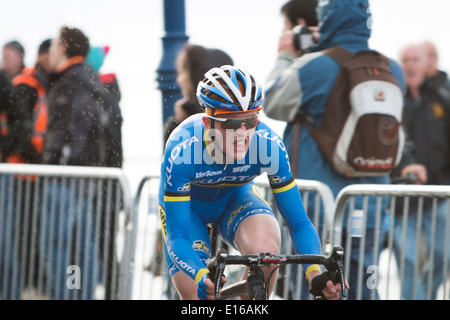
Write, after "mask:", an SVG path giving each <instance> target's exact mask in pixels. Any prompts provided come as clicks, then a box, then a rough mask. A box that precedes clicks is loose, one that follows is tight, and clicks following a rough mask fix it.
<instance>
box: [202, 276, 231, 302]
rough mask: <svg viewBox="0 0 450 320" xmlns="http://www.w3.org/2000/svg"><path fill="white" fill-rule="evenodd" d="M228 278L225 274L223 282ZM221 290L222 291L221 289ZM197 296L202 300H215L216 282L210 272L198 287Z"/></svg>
mask: <svg viewBox="0 0 450 320" xmlns="http://www.w3.org/2000/svg"><path fill="white" fill-rule="evenodd" d="M226 281H227V280H226V279H225V276H223V277H222V284H223V283H225V282H226ZM219 292H220V291H219ZM197 296H198V298H199V299H200V300H215V297H214V283H213V281H212V280H211V278H210V277H209V275H208V274H204V275H203V276H202V278H201V279H200V281H199V282H198V287H197Z"/></svg>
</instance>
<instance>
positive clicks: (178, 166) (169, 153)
mask: <svg viewBox="0 0 450 320" xmlns="http://www.w3.org/2000/svg"><path fill="white" fill-rule="evenodd" d="M187 146H188V143H186V142H185V141H184V140H183V142H181V143H179V144H173V143H169V144H168V145H167V147H166V151H165V155H164V158H163V164H162V167H161V170H162V172H161V174H162V175H164V178H163V179H164V186H163V192H164V198H163V199H164V201H163V202H164V210H165V212H164V214H165V226H166V231H165V235H164V240H165V243H166V246H167V250H168V253H169V256H170V258H171V259H172V261H173V262H174V263H175V264H176V265H177V267H178V268H179V269H180V270H182V271H183V272H185V273H186V274H187V275H188V276H189V277H191V278H192V279H193V280H194V281H196V282H198V281H199V280H200V279H201V277H202V275H203V274H205V273H207V272H208V270H207V269H206V266H205V265H204V263H203V262H202V261H201V259H200V258H199V257H198V255H197V254H196V253H195V251H194V249H193V248H192V244H191V243H190V240H189V227H190V223H191V210H190V200H191V197H190V181H191V175H192V174H191V171H192V166H193V164H192V163H191V160H190V157H189V158H186V157H184V155H185V154H186V152H184V151H185V150H186V149H187Z"/></svg>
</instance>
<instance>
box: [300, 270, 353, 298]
mask: <svg viewBox="0 0 450 320" xmlns="http://www.w3.org/2000/svg"><path fill="white" fill-rule="evenodd" d="M335 274H336V273H335V272H324V273H322V274H320V275H316V276H314V277H313V278H312V280H311V283H310V286H311V290H310V291H309V292H310V293H311V294H312V295H314V296H316V297H324V298H325V299H327V300H339V297H340V291H341V284H340V283H339V282H337V281H335V278H336V276H335ZM345 288H346V289H349V288H350V287H349V285H348V282H347V280H345Z"/></svg>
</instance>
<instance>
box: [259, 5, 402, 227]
mask: <svg viewBox="0 0 450 320" xmlns="http://www.w3.org/2000/svg"><path fill="white" fill-rule="evenodd" d="M317 14H318V18H319V28H320V43H319V45H318V46H317V48H316V52H313V53H310V54H305V55H303V56H302V57H300V58H296V57H293V56H292V54H290V53H286V52H281V53H280V54H279V56H278V58H277V61H276V64H275V67H274V68H273V70H272V72H271V74H270V75H269V78H268V83H267V86H266V97H265V101H264V104H263V107H264V111H265V113H266V114H267V116H268V117H271V118H274V119H277V120H284V121H287V122H288V124H287V126H286V130H285V133H284V137H283V139H284V142H285V144H286V147H287V149H288V152H289V154H292V144H293V139H294V134H295V130H294V120H295V117H296V115H297V114H298V112H299V110H301V111H302V112H303V113H304V114H307V115H309V116H310V117H311V118H312V120H313V125H314V126H315V127H318V126H319V125H320V123H321V120H322V116H323V114H324V112H325V108H326V104H327V101H328V98H329V95H330V93H331V90H332V87H333V85H334V82H335V79H336V77H337V75H338V73H339V70H340V67H339V65H338V64H337V63H336V62H335V61H334V60H333V59H331V58H330V57H329V56H327V55H325V54H324V53H322V51H321V50H324V49H327V48H330V47H333V46H336V45H339V46H342V47H344V48H346V49H347V50H349V51H351V52H357V51H360V50H368V49H369V45H368V41H369V38H370V35H371V29H370V27H371V14H370V10H369V3H368V1H367V0H365V1H361V0H329V1H328V0H326V1H325V0H323V1H319V3H318V6H317ZM390 67H391V70H392V72H393V74H394V76H395V77H396V79H397V81H398V83H399V85H400V87H401V88H402V90H403V91H404V90H405V80H404V76H403V71H402V69H401V66H400V65H399V64H398V63H396V62H395V61H393V60H391V66H390ZM297 178H301V179H310V180H318V181H321V182H323V183H325V184H327V185H328V186H329V187H330V188H331V190H332V192H333V194H334V196H335V197H336V196H337V195H338V193H339V191H340V190H341V189H342V188H344V187H345V186H347V185H350V184H358V183H359V184H387V183H390V179H389V176H383V177H358V178H347V177H345V176H344V175H341V174H338V173H337V172H335V171H334V170H333V168H332V166H331V164H330V163H329V162H328V161H327V159H326V158H325V157H324V155H323V154H322V152H321V151H320V150H319V147H318V145H317V144H316V142H315V141H314V139H313V138H312V136H311V135H310V133H309V132H308V130H307V129H306V128H305V127H304V126H302V127H301V131H300V139H299V147H298V172H297ZM359 200H361V199H359ZM375 203H376V201H375V199H371V201H370V204H369V206H370V208H371V210H370V212H373V211H374V209H375ZM384 205H385V206H386V205H387V201H384ZM355 206H356V207H362V201H356V203H355ZM373 216H374V215H373V214H372V215H369V220H368V226H373V223H374V217H373Z"/></svg>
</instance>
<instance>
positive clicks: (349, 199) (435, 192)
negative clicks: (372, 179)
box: [332, 185, 450, 300]
mask: <svg viewBox="0 0 450 320" xmlns="http://www.w3.org/2000/svg"><path fill="white" fill-rule="evenodd" d="M386 197H388V198H387V199H388V205H387V208H386V211H383V207H382V201H383V199H386ZM355 199H359V200H361V202H360V204H361V203H362V207H359V208H356V206H355V201H356V200H355ZM369 199H371V200H372V201H373V202H372V204H373V203H376V205H375V210H374V211H372V212H373V213H372V214H368V212H369V210H368V209H369ZM334 211H335V215H334V222H333V229H332V233H333V234H332V239H333V243H334V244H342V245H343V247H344V250H345V266H346V269H345V271H346V277H347V278H349V277H352V276H353V278H351V279H353V281H352V282H351V283H350V286H351V287H352V289H351V290H353V292H354V298H355V299H386V300H387V299H395V300H397V299H411V300H415V299H433V300H434V299H448V298H449V297H450V296H449V282H448V279H449V255H450V254H449V252H450V250H449V249H450V238H449V237H450V186H427V185H351V186H348V187H346V188H344V189H343V190H341V192H340V193H339V194H338V196H337V198H336V205H335V210H334ZM370 219H371V221H372V222H374V223H373V224H372V225H370V224H369V223H368V221H369V220H370ZM352 250H353V251H354V252H353V253H352ZM353 254H354V255H355V259H356V260H357V262H356V263H352V262H351V261H350V259H351V256H352V255H353ZM362 262H364V263H362Z"/></svg>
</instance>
